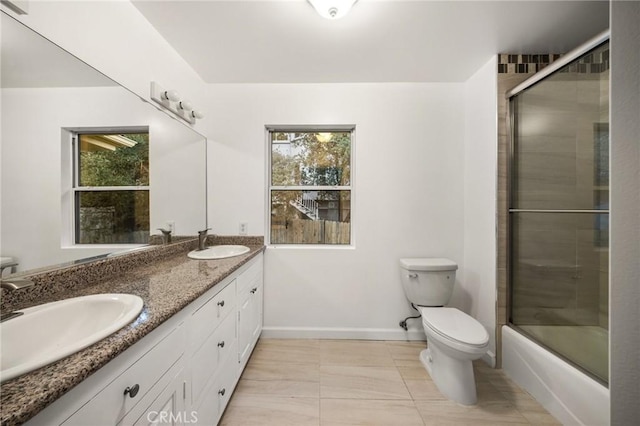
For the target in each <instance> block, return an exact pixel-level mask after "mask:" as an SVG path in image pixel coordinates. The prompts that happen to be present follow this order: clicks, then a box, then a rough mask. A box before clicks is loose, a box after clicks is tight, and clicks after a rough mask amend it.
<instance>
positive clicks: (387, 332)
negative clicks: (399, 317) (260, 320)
mask: <svg viewBox="0 0 640 426" xmlns="http://www.w3.org/2000/svg"><path fill="white" fill-rule="evenodd" d="M261 337H262V338H265V339H354V340H419V341H424V340H426V336H425V335H424V331H422V330H409V331H404V330H394V329H390V328H321V327H263V328H262V334H261Z"/></svg>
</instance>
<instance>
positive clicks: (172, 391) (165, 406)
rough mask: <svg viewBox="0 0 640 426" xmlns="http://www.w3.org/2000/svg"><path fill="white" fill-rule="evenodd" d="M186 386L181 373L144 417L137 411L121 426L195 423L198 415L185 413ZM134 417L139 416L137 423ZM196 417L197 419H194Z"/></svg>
mask: <svg viewBox="0 0 640 426" xmlns="http://www.w3.org/2000/svg"><path fill="white" fill-rule="evenodd" d="M184 386H185V381H184V374H183V372H182V371H180V373H178V374H177V375H176V376H175V377H174V379H173V380H172V381H171V382H170V383H169V385H168V386H167V387H166V388H164V390H163V391H162V392H160V394H159V395H158V397H157V398H156V399H155V400H154V401H153V402H152V403H151V404H150V405H149V406H147V407H146V408H145V409H144V410H143V413H142V415H140V414H139V412H138V411H137V410H136V413H131V415H128V416H126V417H125V418H124V419H122V422H121V423H120V424H119V426H128V425H131V424H133V425H134V426H145V425H146V426H151V425H154V426H155V425H171V426H178V425H184V424H189V423H193V422H194V421H195V420H197V414H194V413H190V412H186V411H185V387H184ZM134 415H136V416H139V417H138V419H137V420H135V421H134ZM194 416H196V417H195V418H194Z"/></svg>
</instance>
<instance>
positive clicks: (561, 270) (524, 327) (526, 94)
mask: <svg viewBox="0 0 640 426" xmlns="http://www.w3.org/2000/svg"><path fill="white" fill-rule="evenodd" d="M608 52H609V43H608V42H605V43H604V44H601V45H600V46H598V47H596V48H595V49H593V50H591V51H589V52H587V53H586V54H584V55H583V56H581V57H580V58H578V59H576V60H575V61H573V62H571V63H569V64H568V65H566V66H565V67H563V68H560V69H559V70H557V71H556V72H554V73H553V74H551V75H549V76H548V77H547V78H545V79H543V80H540V81H539V82H537V83H535V84H534V85H532V86H530V87H528V88H527V89H525V90H523V91H521V92H519V93H518V94H516V95H514V96H512V97H511V99H510V111H511V114H512V117H511V119H512V153H511V174H510V197H511V199H510V209H509V222H510V261H509V270H510V293H509V294H510V323H511V324H512V326H514V327H515V328H516V329H518V330H520V331H521V332H523V333H525V334H527V335H528V336H529V337H531V338H533V339H534V340H536V341H537V342H539V343H540V344H542V345H543V346H545V347H547V348H548V349H550V350H551V351H553V352H555V353H557V354H559V355H560V356H562V357H564V358H565V359H567V360H568V361H570V362H571V363H573V364H575V365H576V366H578V367H579V368H581V369H583V370H585V371H586V372H588V373H589V374H590V375H592V376H593V377H595V378H597V379H598V380H599V381H601V382H604V383H607V382H608V318H609V315H608V314H609V313H608V292H609V290H608V287H609V285H608V272H609V271H608V264H609V248H608V246H609V155H608V153H609V135H608V129H609V127H608V124H609V67H608Z"/></svg>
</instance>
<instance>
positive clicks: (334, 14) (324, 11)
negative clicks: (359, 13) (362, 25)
mask: <svg viewBox="0 0 640 426" xmlns="http://www.w3.org/2000/svg"><path fill="white" fill-rule="evenodd" d="M308 1H309V3H311V5H312V6H313V8H314V9H315V10H316V12H318V14H320V16H322V17H323V18H327V19H332V20H334V19H340V18H342V17H343V16H345V15H346V14H347V13H349V11H350V10H351V7H353V5H354V4H355V2H356V1H358V0H308Z"/></svg>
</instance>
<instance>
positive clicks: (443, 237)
mask: <svg viewBox="0 0 640 426" xmlns="http://www.w3.org/2000/svg"><path fill="white" fill-rule="evenodd" d="M463 89H464V86H463V85H462V84H325V85H312V84H309V85H293V84H292V85H211V86H210V87H209V90H208V93H207V95H208V98H209V102H208V104H207V105H206V109H207V110H208V111H210V117H211V119H208V120H207V125H208V126H209V127H208V128H207V130H206V132H207V134H208V136H209V138H210V142H209V143H210V145H209V147H210V150H209V164H210V169H209V226H211V227H212V228H213V232H214V233H218V234H237V232H238V222H240V221H246V222H248V223H249V233H250V234H255V235H262V234H264V231H265V229H264V226H265V215H266V212H265V196H266V190H265V167H266V158H265V152H266V151H265V150H266V140H265V130H264V126H265V125H266V124H301V125H303V124H307V125H309V124H355V125H356V142H355V143H356V148H355V161H354V196H353V201H352V202H353V213H352V221H353V227H354V234H355V248H353V249H345V248H342V249H340V248H333V249H331V248H330V249H326V248H269V249H267V252H266V256H265V306H264V313H265V335H280V336H285V335H286V336H293V335H295V336H315V337H321V336H324V337H359V338H367V337H369V338H390V339H393V338H405V335H406V334H405V332H404V331H403V330H402V329H401V328H400V327H399V326H398V323H399V322H400V320H402V319H404V317H406V316H408V315H410V314H414V313H413V312H411V308H410V307H409V304H408V302H407V301H406V299H405V296H404V293H403V290H402V286H401V283H400V273H399V267H398V259H399V258H401V257H409V256H414V257H416V256H417V257H419V256H442V257H448V258H451V259H453V260H455V261H457V262H459V263H460V264H461V266H463V265H462V264H463V262H464V251H463V229H462V228H463V207H464V204H463V191H464V186H463V177H464V172H463V169H462V167H463V158H464V153H463V148H464V146H463V145H464V140H463V139H464V123H465V119H464V91H463ZM462 275H463V274H461V275H460V276H459V279H460V280H463V279H464V277H463V276H462ZM459 291H462V287H461V286H458V287H457V289H456V292H459ZM457 299H459V300H464V299H465V298H464V297H457ZM412 329H413V330H415V331H416V332H414V333H413V334H412V336H413V337H416V338H424V333H423V331H422V326H421V324H420V322H419V321H413V324H412Z"/></svg>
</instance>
